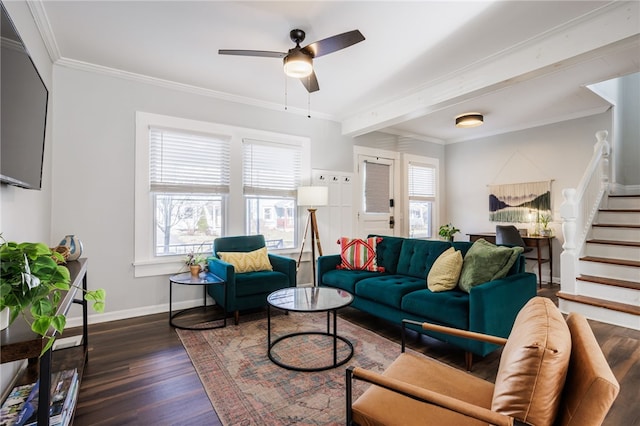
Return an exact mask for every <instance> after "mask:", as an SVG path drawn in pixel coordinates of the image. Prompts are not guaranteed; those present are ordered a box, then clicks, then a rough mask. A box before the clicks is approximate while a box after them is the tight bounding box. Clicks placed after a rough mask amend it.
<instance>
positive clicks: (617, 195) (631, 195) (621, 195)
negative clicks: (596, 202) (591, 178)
mask: <svg viewBox="0 0 640 426" xmlns="http://www.w3.org/2000/svg"><path fill="white" fill-rule="evenodd" d="M609 198H640V194H609Z"/></svg>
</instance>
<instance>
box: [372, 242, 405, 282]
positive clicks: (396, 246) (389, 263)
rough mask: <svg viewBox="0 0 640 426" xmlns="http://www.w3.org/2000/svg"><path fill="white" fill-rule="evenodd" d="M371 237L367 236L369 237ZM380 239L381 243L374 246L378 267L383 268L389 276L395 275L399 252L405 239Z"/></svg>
mask: <svg viewBox="0 0 640 426" xmlns="http://www.w3.org/2000/svg"><path fill="white" fill-rule="evenodd" d="M373 236H374V235H369V237H373ZM380 238H382V241H380V242H378V245H377V246H376V252H377V254H378V266H380V267H382V268H384V271H385V272H387V273H389V274H395V273H396V272H397V268H398V259H400V250H401V249H402V243H403V242H404V240H405V239H404V238H401V237H389V236H386V235H381V236H380Z"/></svg>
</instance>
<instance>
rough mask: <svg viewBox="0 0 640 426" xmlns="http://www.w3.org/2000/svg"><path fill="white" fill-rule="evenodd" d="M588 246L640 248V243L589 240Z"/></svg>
mask: <svg viewBox="0 0 640 426" xmlns="http://www.w3.org/2000/svg"><path fill="white" fill-rule="evenodd" d="M587 243H588V244H609V245H612V246H629V247H640V241H620V240H602V239H593V240H587Z"/></svg>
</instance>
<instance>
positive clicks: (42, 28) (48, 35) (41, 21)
mask: <svg viewBox="0 0 640 426" xmlns="http://www.w3.org/2000/svg"><path fill="white" fill-rule="evenodd" d="M26 3H27V6H28V7H29V11H30V12H31V16H33V21H34V22H35V24H36V27H37V28H38V31H39V32H40V37H41V38H42V41H43V43H44V45H45V48H46V49H47V53H48V54H49V58H51V62H52V63H55V62H56V61H57V60H59V59H60V58H61V55H60V48H59V47H58V42H57V41H56V37H55V36H54V34H53V29H52V28H51V23H50V22H49V17H48V16H47V12H45V10H44V4H43V2H42V0H33V1H28V2H26Z"/></svg>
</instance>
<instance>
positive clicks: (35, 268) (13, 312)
mask: <svg viewBox="0 0 640 426" xmlns="http://www.w3.org/2000/svg"><path fill="white" fill-rule="evenodd" d="M0 238H2V237H1V236H0ZM63 261H64V258H63V257H62V255H61V254H60V253H57V252H54V251H52V250H51V249H49V247H47V246H46V245H45V244H43V243H28V242H24V243H16V242H7V241H5V240H4V239H3V238H2V245H1V246H0V311H1V310H2V309H4V308H9V310H10V318H9V324H11V323H13V321H15V319H16V318H17V317H18V316H19V315H22V317H23V318H24V319H25V321H27V323H29V325H30V326H31V330H33V332H35V333H37V334H39V335H41V336H42V337H44V338H45V339H47V344H46V345H45V347H44V348H43V349H42V353H45V352H46V351H47V350H48V349H49V348H50V347H51V346H52V345H53V342H54V340H55V337H51V336H47V332H48V330H49V328H50V327H53V328H54V329H55V330H56V331H57V332H58V333H62V332H63V330H64V327H65V325H66V322H67V320H66V317H65V315H63V314H60V313H58V306H59V304H60V301H61V300H62V296H63V292H65V291H68V290H69V289H70V288H71V287H70V282H71V278H70V275H69V270H68V269H67V268H66V267H65V266H63V265H60V264H58V262H63ZM78 288H79V289H80V290H82V291H84V290H83V289H82V288H80V287H78ZM84 297H85V299H86V300H87V301H90V302H92V307H93V309H94V310H95V311H96V312H104V302H105V291H104V290H103V289H98V290H92V291H86V292H85V295H84Z"/></svg>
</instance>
